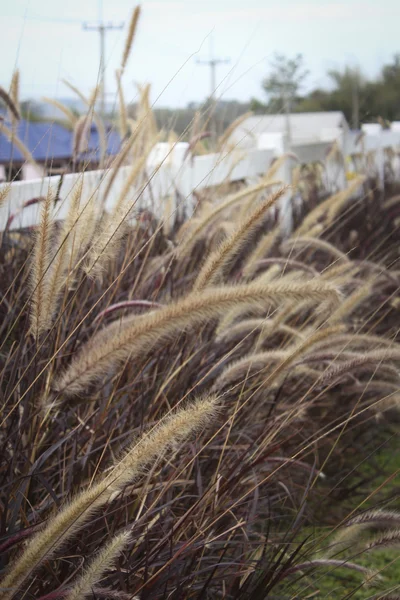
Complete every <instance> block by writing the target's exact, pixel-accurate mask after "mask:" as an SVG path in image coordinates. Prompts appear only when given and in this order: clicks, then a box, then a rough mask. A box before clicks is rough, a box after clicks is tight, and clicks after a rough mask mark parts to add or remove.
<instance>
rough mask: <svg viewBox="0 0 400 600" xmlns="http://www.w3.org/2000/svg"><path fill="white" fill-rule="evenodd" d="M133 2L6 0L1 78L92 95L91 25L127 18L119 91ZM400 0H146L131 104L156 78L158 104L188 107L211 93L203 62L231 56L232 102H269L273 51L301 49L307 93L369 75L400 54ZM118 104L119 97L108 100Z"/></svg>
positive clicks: (117, 39)
mask: <svg viewBox="0 0 400 600" xmlns="http://www.w3.org/2000/svg"><path fill="white" fill-rule="evenodd" d="M133 6H134V3H133V2H132V1H131V0H63V1H60V0H0V18H1V36H0V56H1V60H0V83H1V85H3V86H5V87H8V85H9V81H10V77H11V74H12V71H13V69H14V67H15V66H16V65H17V66H18V67H19V68H20V71H21V92H22V96H23V97H24V98H27V97H35V98H40V96H42V95H47V96H52V97H65V96H70V95H71V94H70V92H69V91H68V89H67V88H66V87H65V86H64V85H63V84H62V83H61V79H62V78H65V79H68V80H70V81H71V82H73V83H74V84H75V85H77V86H78V87H79V88H81V89H82V91H84V92H88V91H89V90H90V89H92V88H93V86H94V85H95V83H96V77H97V70H98V61H99V39H98V38H99V36H98V34H97V33H95V32H84V31H83V29H82V22H83V21H96V20H97V19H98V18H99V17H100V15H101V12H102V16H103V18H104V19H105V20H106V21H112V22H113V23H115V24H119V23H121V22H123V21H125V28H124V29H123V30H122V31H112V32H110V33H108V34H107V38H106V57H107V88H108V92H110V93H113V92H114V93H115V85H114V72H115V69H116V68H117V67H118V65H119V63H120V59H121V53H122V49H123V45H124V40H125V35H126V25H127V23H128V21H129V18H130V15H131V12H132V8H133ZM399 23H400V2H398V0H363V1H361V2H360V1H359V0H346V1H343V2H340V1H339V2H338V1H333V0H331V1H326V0H308V1H304V2H303V1H302V0H213V1H212V0H176V1H173V2H169V1H168V0H157V1H156V0H154V1H153V0H143V2H142V17H141V20H140V25H139V31H138V35H137V37H136V39H135V43H134V47H133V50H132V54H131V57H130V60H129V63H128V67H127V69H126V74H125V83H124V89H125V94H126V99H127V100H134V98H135V95H136V92H135V87H134V82H141V83H144V82H151V83H152V101H153V102H154V101H156V100H157V102H156V104H157V106H184V105H186V104H187V103H188V102H190V101H193V100H194V101H201V100H203V99H204V98H205V97H206V96H207V94H208V93H209V88H210V83H209V79H210V74H209V69H208V68H207V67H205V66H200V65H198V64H196V58H199V59H207V58H209V53H210V45H211V44H210V41H211V40H213V41H212V45H213V47H214V52H215V55H216V56H218V57H221V58H230V61H231V62H230V64H224V65H221V66H219V67H218V69H217V81H218V82H219V83H220V86H219V90H218V91H219V95H221V96H222V97H223V98H225V99H232V98H236V99H239V100H242V101H244V100H248V99H250V98H251V97H252V96H258V97H261V98H262V91H261V89H260V81H261V80H262V78H263V76H264V75H265V74H266V73H267V70H268V63H269V61H270V60H271V58H272V56H273V54H274V52H276V51H278V52H280V53H284V54H286V55H288V56H293V55H295V54H296V53H302V54H303V55H304V58H305V63H306V65H307V67H308V69H309V70H310V75H309V77H308V79H307V83H306V89H307V88H308V89H310V88H312V87H315V86H326V85H328V83H329V80H328V78H327V77H326V72H327V70H329V69H331V68H340V67H343V66H344V65H345V64H350V65H353V66H355V65H357V66H360V67H361V68H362V70H363V71H364V72H365V73H366V74H367V75H370V76H373V75H376V74H377V72H378V71H379V69H380V67H381V66H382V64H384V63H385V62H388V61H390V60H391V58H392V56H393V54H394V53H395V52H398V51H400V36H399ZM108 100H109V101H111V100H112V96H111V97H108Z"/></svg>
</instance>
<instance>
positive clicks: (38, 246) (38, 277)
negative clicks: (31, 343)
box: [30, 186, 53, 338]
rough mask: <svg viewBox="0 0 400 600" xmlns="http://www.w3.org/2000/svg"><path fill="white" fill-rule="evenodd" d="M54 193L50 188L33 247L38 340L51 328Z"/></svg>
mask: <svg viewBox="0 0 400 600" xmlns="http://www.w3.org/2000/svg"><path fill="white" fill-rule="evenodd" d="M52 201H53V193H52V190H51V187H50V186H49V188H48V191H47V195H46V199H45V201H44V202H43V204H42V210H41V216H40V224H39V227H38V229H37V232H36V236H35V244H34V247H33V255H32V266H31V279H30V288H31V292H32V297H31V315H30V319H31V332H32V333H33V334H34V335H35V336H36V338H37V337H38V336H39V335H40V334H41V333H43V332H44V331H46V330H47V329H48V328H49V315H48V312H47V308H48V306H49V293H50V288H49V277H48V269H49V266H50V262H51V258H52V257H51V235H52V220H51V207H52Z"/></svg>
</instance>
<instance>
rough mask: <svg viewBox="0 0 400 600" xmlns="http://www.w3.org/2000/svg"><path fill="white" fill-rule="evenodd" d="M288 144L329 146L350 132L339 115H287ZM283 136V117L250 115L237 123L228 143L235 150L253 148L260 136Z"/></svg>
mask: <svg viewBox="0 0 400 600" xmlns="http://www.w3.org/2000/svg"><path fill="white" fill-rule="evenodd" d="M289 125H290V141H291V142H292V143H293V144H312V143H315V142H333V141H334V140H336V139H337V138H338V136H340V135H344V136H346V134H348V133H349V131H350V128H349V125H348V123H347V121H346V118H345V116H344V114H343V113H342V112H339V111H338V112H312V113H311V112H310V113H292V114H290V115H289ZM286 132H287V116H286V115H285V114H276V115H272V114H267V115H254V116H252V117H249V118H248V119H246V120H245V121H243V123H241V124H240V125H239V126H238V127H237V128H236V129H235V130H234V131H233V133H232V135H231V137H230V139H229V141H230V142H231V143H234V144H235V145H236V146H237V147H238V148H242V149H250V148H256V147H257V145H258V138H260V137H261V136H262V135H264V134H277V133H283V134H285V133H286Z"/></svg>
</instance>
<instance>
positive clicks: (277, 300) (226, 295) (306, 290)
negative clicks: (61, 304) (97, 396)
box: [54, 281, 340, 395]
mask: <svg viewBox="0 0 400 600" xmlns="http://www.w3.org/2000/svg"><path fill="white" fill-rule="evenodd" d="M304 298H307V299H309V300H310V301H314V302H316V303H318V302H326V301H328V300H329V302H331V303H333V304H337V302H338V301H339V298H340V296H339V294H338V291H337V289H336V288H335V287H334V286H332V285H330V284H328V283H324V284H322V283H319V282H313V281H310V282H307V283H306V284H281V283H271V284H269V285H265V284H264V285H263V284H259V283H251V284H249V285H241V286H225V287H221V288H214V289H212V288H211V289H209V290H204V291H203V292H200V293H195V294H191V295H190V296H188V297H187V298H184V299H182V300H179V301H178V302H176V303H175V304H172V305H170V306H166V307H164V308H160V309H158V310H157V311H155V312H151V313H149V314H147V315H144V316H142V317H141V318H140V320H138V319H137V318H136V317H127V318H125V319H121V320H118V321H117V322H114V323H111V324H110V325H108V327H105V328H104V329H103V330H102V331H100V332H99V333H97V334H96V335H95V336H93V338H92V339H91V340H89V342H88V343H87V344H85V346H84V347H83V348H82V349H81V351H80V352H79V353H78V355H77V356H76V357H75V358H74V359H73V360H72V362H71V364H70V366H69V368H68V369H67V370H66V371H65V373H63V374H62V375H61V376H60V377H59V378H58V379H57V380H56V381H55V383H54V390H55V391H57V392H62V393H64V394H65V395H73V394H79V393H80V392H82V391H83V390H84V389H85V388H86V387H87V386H88V385H89V384H90V383H92V382H94V381H96V380H98V379H100V378H102V377H104V375H105V374H107V373H110V371H111V372H112V371H113V370H114V369H115V368H116V367H117V366H118V365H120V364H121V363H123V362H124V361H125V360H126V359H127V358H128V357H130V358H131V359H132V358H133V357H135V356H139V355H143V354H144V353H145V352H149V351H150V350H151V349H152V348H154V347H155V346H157V345H159V344H161V343H163V342H165V341H166V340H168V339H170V338H171V337H172V336H173V335H176V333H180V332H182V330H183V329H185V328H187V327H195V326H196V325H200V324H202V323H204V322H207V321H209V320H210V319H212V318H215V317H218V316H221V315H222V314H224V313H225V312H226V311H228V310H230V309H232V308H235V306H238V305H239V304H247V305H254V304H256V305H257V304H258V305H259V304H261V305H263V306H265V304H266V303H272V304H281V303H283V302H285V301H287V300H288V299H291V300H292V301H301V300H303V299H304Z"/></svg>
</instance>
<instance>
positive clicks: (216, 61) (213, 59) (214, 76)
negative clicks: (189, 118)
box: [196, 36, 230, 136]
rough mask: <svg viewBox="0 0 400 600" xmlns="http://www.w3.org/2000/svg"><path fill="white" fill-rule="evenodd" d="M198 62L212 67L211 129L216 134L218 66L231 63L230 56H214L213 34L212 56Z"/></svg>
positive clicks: (197, 61)
mask: <svg viewBox="0 0 400 600" xmlns="http://www.w3.org/2000/svg"><path fill="white" fill-rule="evenodd" d="M196 63H197V64H198V65H206V66H207V67H210V98H209V99H210V103H211V111H212V112H211V117H210V120H211V123H210V125H211V130H212V133H213V135H214V136H215V135H216V127H215V118H214V116H213V111H214V110H215V106H213V104H215V90H216V88H217V66H218V65H220V64H227V63H230V58H216V57H215V56H214V51H213V38H212V36H211V37H210V58H209V59H208V60H200V59H197V60H196Z"/></svg>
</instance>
